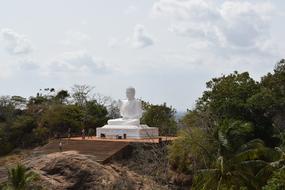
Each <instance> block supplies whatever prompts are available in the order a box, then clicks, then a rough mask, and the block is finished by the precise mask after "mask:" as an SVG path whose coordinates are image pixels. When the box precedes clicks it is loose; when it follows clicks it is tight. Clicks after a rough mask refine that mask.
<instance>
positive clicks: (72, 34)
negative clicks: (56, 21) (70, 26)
mask: <svg viewBox="0 0 285 190" xmlns="http://www.w3.org/2000/svg"><path fill="white" fill-rule="evenodd" d="M90 39H91V38H90V36H88V35H87V34H85V33H83V32H78V31H71V30H70V31H67V32H66V38H65V40H63V41H62V42H61V43H62V44H63V45H67V46H72V45H81V44H84V43H85V42H87V41H88V40H90Z"/></svg>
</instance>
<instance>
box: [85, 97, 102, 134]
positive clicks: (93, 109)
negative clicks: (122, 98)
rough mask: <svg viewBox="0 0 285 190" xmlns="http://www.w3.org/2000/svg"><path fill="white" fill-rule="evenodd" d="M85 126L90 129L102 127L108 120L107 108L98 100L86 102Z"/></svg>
mask: <svg viewBox="0 0 285 190" xmlns="http://www.w3.org/2000/svg"><path fill="white" fill-rule="evenodd" d="M84 110H85V112H84V125H85V126H86V127H88V128H93V129H95V128H97V127H102V126H103V125H105V124H106V122H107V120H108V117H107V115H108V111H107V108H106V107H105V106H104V105H102V104H99V103H98V102H97V101H96V100H92V101H88V102H86V105H85V106H84Z"/></svg>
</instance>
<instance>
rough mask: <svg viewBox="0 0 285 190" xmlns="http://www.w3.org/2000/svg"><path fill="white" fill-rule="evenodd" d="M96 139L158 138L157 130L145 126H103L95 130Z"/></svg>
mask: <svg viewBox="0 0 285 190" xmlns="http://www.w3.org/2000/svg"><path fill="white" fill-rule="evenodd" d="M96 136H97V137H105V138H113V139H118V138H119V139H142V138H156V137H158V128H156V127H149V126H147V125H105V126H104V127H100V128H97V129H96Z"/></svg>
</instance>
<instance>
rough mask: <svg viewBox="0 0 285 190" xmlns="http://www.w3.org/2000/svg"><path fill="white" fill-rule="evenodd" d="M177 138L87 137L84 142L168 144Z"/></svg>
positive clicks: (75, 139) (80, 139) (76, 139)
mask: <svg viewBox="0 0 285 190" xmlns="http://www.w3.org/2000/svg"><path fill="white" fill-rule="evenodd" d="M176 138H177V137H168V136H158V137H155V138H141V139H136V138H133V139H132V138H128V139H113V138H100V137H95V136H92V137H85V139H84V141H103V142H127V143H160V142H168V141H173V140H175V139H176ZM70 140H74V141H82V140H83V139H82V137H72V138H70Z"/></svg>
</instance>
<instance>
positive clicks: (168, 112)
mask: <svg viewBox="0 0 285 190" xmlns="http://www.w3.org/2000/svg"><path fill="white" fill-rule="evenodd" d="M143 108H144V113H143V117H142V118H141V122H142V123H143V124H147V125H148V126H151V127H157V128H158V129H159V134H160V135H162V136H165V135H168V136H172V135H175V134H176V131H177V123H176V120H175V113H176V111H175V110H174V109H173V108H172V107H168V106H167V105H166V103H164V104H162V105H153V104H150V103H146V102H143Z"/></svg>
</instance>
